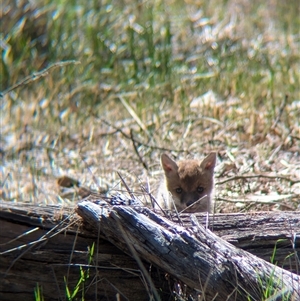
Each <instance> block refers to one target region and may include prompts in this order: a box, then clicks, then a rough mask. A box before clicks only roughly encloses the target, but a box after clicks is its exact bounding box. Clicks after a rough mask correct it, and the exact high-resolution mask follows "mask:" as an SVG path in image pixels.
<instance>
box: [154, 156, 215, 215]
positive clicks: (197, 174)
mask: <svg viewBox="0 0 300 301" xmlns="http://www.w3.org/2000/svg"><path fill="white" fill-rule="evenodd" d="M161 165H162V168H163V170H164V176H165V181H164V183H162V184H161V186H160V188H159V191H158V203H159V205H160V206H161V207H162V208H165V209H174V205H173V203H174V204H175V206H176V209H177V210H178V212H180V211H182V210H184V209H186V208H187V207H189V206H191V207H189V208H188V209H186V210H185V212H211V211H212V209H213V203H212V191H213V188H214V168H215V165H216V153H210V154H209V155H208V156H207V157H206V158H204V160H203V161H202V162H200V161H198V160H183V161H179V162H178V163H176V162H175V161H173V160H172V159H171V158H170V157H169V156H167V155H166V154H163V155H162V156H161ZM172 199H173V201H172ZM193 204H194V205H193Z"/></svg>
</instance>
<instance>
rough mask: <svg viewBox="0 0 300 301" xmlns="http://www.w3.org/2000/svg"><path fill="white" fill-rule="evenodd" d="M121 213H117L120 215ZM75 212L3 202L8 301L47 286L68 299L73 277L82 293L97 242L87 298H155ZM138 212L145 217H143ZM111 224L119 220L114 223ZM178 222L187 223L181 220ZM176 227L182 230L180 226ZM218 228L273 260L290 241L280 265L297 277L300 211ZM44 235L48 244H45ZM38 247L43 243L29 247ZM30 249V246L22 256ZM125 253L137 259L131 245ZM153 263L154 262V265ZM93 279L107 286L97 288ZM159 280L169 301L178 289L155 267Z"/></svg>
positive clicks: (0, 281)
mask: <svg viewBox="0 0 300 301" xmlns="http://www.w3.org/2000/svg"><path fill="white" fill-rule="evenodd" d="M80 206H81V205H80ZM97 206H98V205H97ZM115 208H117V207H115ZM115 208H113V210H112V212H115ZM120 208H123V209H126V208H127V207H120ZM140 210H144V209H140ZM73 212H74V211H73V209H72V208H69V209H68V208H62V207H60V206H35V205H32V204H19V203H14V204H13V203H8V202H0V223H1V229H0V253H1V254H0V299H1V300H15V298H16V297H15V296H16V295H15V294H16V293H18V294H19V296H22V299H23V300H24V301H25V300H32V299H33V289H34V287H35V286H36V284H37V283H39V284H40V285H41V286H42V287H43V294H44V297H45V300H57V299H61V300H64V296H65V283H64V280H63V278H64V276H68V284H69V287H70V288H72V287H74V286H75V284H76V283H77V281H78V278H79V274H80V270H79V265H82V266H83V267H84V268H85V269H86V268H87V261H88V250H87V249H88V247H91V246H92V244H93V243H96V244H98V245H99V248H98V249H97V248H96V250H97V252H95V255H94V257H95V258H98V262H97V263H96V262H93V264H92V265H91V268H90V269H89V272H90V279H88V280H87V281H86V284H87V285H93V287H92V288H91V287H90V288H89V290H87V291H86V292H85V293H86V300H94V299H95V297H96V296H97V298H98V300H102V299H105V300H106V299H113V298H115V296H116V294H119V295H120V296H121V300H126V299H128V300H149V296H150V295H151V294H150V292H149V288H148V287H147V285H146V281H145V280H143V277H144V276H143V274H142V273H141V270H140V267H139V266H138V265H137V264H136V261H135V260H134V259H132V258H131V257H129V256H127V255H126V254H124V253H123V252H122V251H120V250H119V249H117V248H116V247H114V246H113V245H112V244H110V243H108V242H107V240H108V238H107V237H106V234H107V233H109V232H107V233H105V232H104V233H103V231H102V232H101V237H104V238H105V240H103V239H99V237H98V233H95V232H94V233H93V232H91V231H87V230H86V229H84V228H81V227H78V223H76V218H75V217H74V215H73ZM135 212H136V214H138V210H135ZM150 213H151V211H150ZM110 214H112V215H113V214H114V213H110ZM110 214H109V216H110ZM150 216H152V215H150ZM153 216H154V215H153ZM145 217H147V216H145ZM147 218H149V217H147ZM156 218H157V217H156ZM197 218H198V221H199V223H200V224H202V225H205V215H200V214H199V215H197ZM109 219H110V220H113V218H112V217H111V216H110V217H109ZM85 220H86V219H85ZM158 220H159V221H161V220H163V219H162V218H158ZM173 220H174V221H175V222H177V223H179V221H178V220H176V218H173ZM181 220H182V223H183V225H184V226H188V227H191V221H190V215H189V214H186V215H182V216H181ZM74 222H75V223H74ZM153 222H154V221H153ZM99 225H101V223H100V224H99ZM116 226H117V224H116V223H115V224H114V229H115V230H116V231H115V234H118V235H119V236H120V237H119V238H122V235H120V232H119V231H117V227H116ZM34 227H37V228H36V231H33V232H32V233H29V234H28V235H23V236H21V237H19V238H18V239H15V238H16V237H18V236H19V235H22V234H23V233H26V232H27V231H29V230H31V229H33V228H34ZM176 227H178V225H177V226H176V224H175V228H176ZM210 227H213V231H214V232H215V233H216V234H217V235H218V236H222V237H223V238H225V239H227V240H228V241H230V242H231V243H233V244H235V245H236V246H239V247H242V248H245V249H247V250H248V251H250V252H252V253H253V254H255V253H257V255H259V256H261V257H262V258H264V256H263V255H264V254H263V253H264V252H266V253H269V255H267V256H266V259H267V260H269V258H270V254H272V251H273V250H274V246H275V243H276V242H277V240H278V239H284V240H285V242H281V243H280V244H279V243H277V250H276V256H277V255H278V253H280V254H279V255H280V256H278V257H275V259H276V261H278V263H279V265H284V266H285V268H287V269H291V270H293V271H296V272H297V268H298V267H299V248H300V241H299V240H300V237H299V235H298V236H297V235H296V234H297V233H298V234H299V232H300V220H299V212H298V213H293V212H280V213H274V212H272V213H257V214H252V215H249V214H248V215H246V214H231V215H230V214H229V215H215V216H214V218H213V219H210ZM175 228H174V229H175ZM196 228H197V227H196ZM94 229H95V227H94ZM180 229H185V228H181V227H180ZM197 229H198V228H197ZM50 230H51V232H49V231H50ZM102 230H103V229H102ZM61 231H63V232H61ZM186 231H191V230H188V229H186ZM43 236H45V237H44V238H43V239H44V240H41V239H40V238H41V237H43ZM111 237H113V236H111ZM13 239H15V240H13ZM117 240H120V239H117ZM33 241H36V243H32V244H31V245H29V243H31V242H33ZM141 244H142V243H141ZM22 245H23V246H24V247H23V248H21V249H20V246H22ZM123 247H124V250H127V251H126V252H129V250H128V248H127V245H126V243H124V244H123ZM14 248H17V249H14ZM72 250H73V251H72ZM266 250H267V251H266ZM130 254H131V253H130ZM286 256H289V261H290V262H291V264H288V262H289V261H284V260H283V259H284V258H285V257H286ZM145 259H146V260H148V261H150V262H152V260H150V259H151V258H150V259H149V258H145ZM185 260H186V259H185ZM284 262H285V263H286V264H284ZM143 264H144V265H145V266H146V270H148V271H149V270H150V267H151V265H149V264H148V263H147V262H145V261H144V262H143ZM96 266H97V267H96ZM9 268H10V269H9ZM94 276H95V278H94ZM97 277H98V278H97ZM92 279H98V281H99V280H100V281H99V282H98V284H97V283H96V281H92ZM151 279H152V280H153V282H154V286H155V287H156V288H159V293H160V296H161V298H162V300H165V299H166V300H167V299H169V298H170V296H171V294H172V289H173V288H172V287H171V288H169V286H170V285H171V284H170V283H169V279H166V278H165V277H164V273H163V272H162V271H160V270H158V269H154V267H152V268H151ZM201 279H203V278H201ZM296 280H298V279H296ZM225 300H226V299H225ZM236 300H239V299H236ZM251 300H255V299H251Z"/></svg>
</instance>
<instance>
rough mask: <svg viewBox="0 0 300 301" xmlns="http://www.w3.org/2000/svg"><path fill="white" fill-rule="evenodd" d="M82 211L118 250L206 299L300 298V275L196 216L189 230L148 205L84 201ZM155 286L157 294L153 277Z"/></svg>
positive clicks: (79, 205) (80, 207) (84, 217)
mask: <svg viewBox="0 0 300 301" xmlns="http://www.w3.org/2000/svg"><path fill="white" fill-rule="evenodd" d="M77 212H78V213H79V215H80V216H82V217H83V219H84V221H86V222H88V223H89V224H90V225H91V226H92V227H93V228H94V229H95V230H97V231H99V230H100V231H101V233H103V234H104V235H105V237H106V238H107V239H108V240H109V241H110V242H112V243H113V244H114V245H116V246H117V247H118V248H120V249H121V250H124V251H125V252H127V253H131V255H132V256H133V257H134V258H136V259H137V258H142V259H144V260H147V261H149V262H151V263H153V264H155V265H156V266H158V267H160V268H161V269H163V270H164V271H166V272H168V273H170V274H171V275H173V276H175V277H177V278H178V279H179V280H181V281H182V282H184V283H185V284H187V285H188V286H189V287H191V288H193V289H195V290H197V291H198V292H201V295H202V296H205V300H216V301H217V300H220V301H222V300H228V298H229V296H232V298H233V299H232V300H249V299H250V300H263V297H264V296H266V292H267V291H269V292H270V295H269V296H268V297H272V298H273V299H274V300H283V299H288V300H299V299H300V277H299V276H298V275H296V274H293V273H291V272H287V271H286V270H284V269H282V268H279V267H276V266H275V265H273V264H270V263H268V262H266V261H264V260H262V259H260V258H258V257H256V256H254V255H252V254H250V253H248V252H246V251H244V250H241V249H237V248H236V247H234V246H233V245H231V244H230V243H228V242H226V241H224V240H223V239H221V238H220V237H218V236H217V235H215V234H214V233H212V232H211V231H210V230H208V229H205V228H204V227H203V226H201V225H200V224H199V223H198V221H197V219H196V218H195V217H194V218H193V219H192V221H193V224H194V226H193V227H192V228H186V227H182V226H179V225H178V224H175V223H174V222H171V221H170V220H169V219H166V218H163V217H161V216H159V215H157V214H155V213H154V212H153V211H152V210H150V209H148V208H145V207H143V208H132V207H129V206H115V207H113V208H108V207H107V206H106V205H105V203H102V204H101V205H100V206H99V205H96V204H94V203H91V202H88V201H87V202H86V201H85V202H81V203H79V204H78V209H77ZM141 269H142V267H141ZM146 278H147V277H146ZM149 286H150V287H151V288H152V289H153V292H152V293H153V294H154V295H155V288H154V287H153V285H152V284H151V279H150V281H149ZM156 293H157V292H156Z"/></svg>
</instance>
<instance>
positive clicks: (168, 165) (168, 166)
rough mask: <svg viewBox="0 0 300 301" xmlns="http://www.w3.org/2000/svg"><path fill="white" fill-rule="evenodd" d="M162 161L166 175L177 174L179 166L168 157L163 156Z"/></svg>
mask: <svg viewBox="0 0 300 301" xmlns="http://www.w3.org/2000/svg"><path fill="white" fill-rule="evenodd" d="M160 161H161V166H162V168H163V169H164V171H165V173H166V174H170V173H172V172H177V170H178V165H177V164H176V162H175V161H173V160H172V159H171V158H170V157H169V156H168V155H166V154H162V155H161V157H160Z"/></svg>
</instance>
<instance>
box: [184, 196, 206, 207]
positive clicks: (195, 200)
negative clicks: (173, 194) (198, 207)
mask: <svg viewBox="0 0 300 301" xmlns="http://www.w3.org/2000/svg"><path fill="white" fill-rule="evenodd" d="M204 197H205V196H204ZM202 198H203V197H200V198H199V197H198V196H197V197H196V198H194V199H191V200H189V201H187V202H186V206H187V207H189V206H191V205H193V204H194V203H196V202H197V201H199V200H200V199H202Z"/></svg>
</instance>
